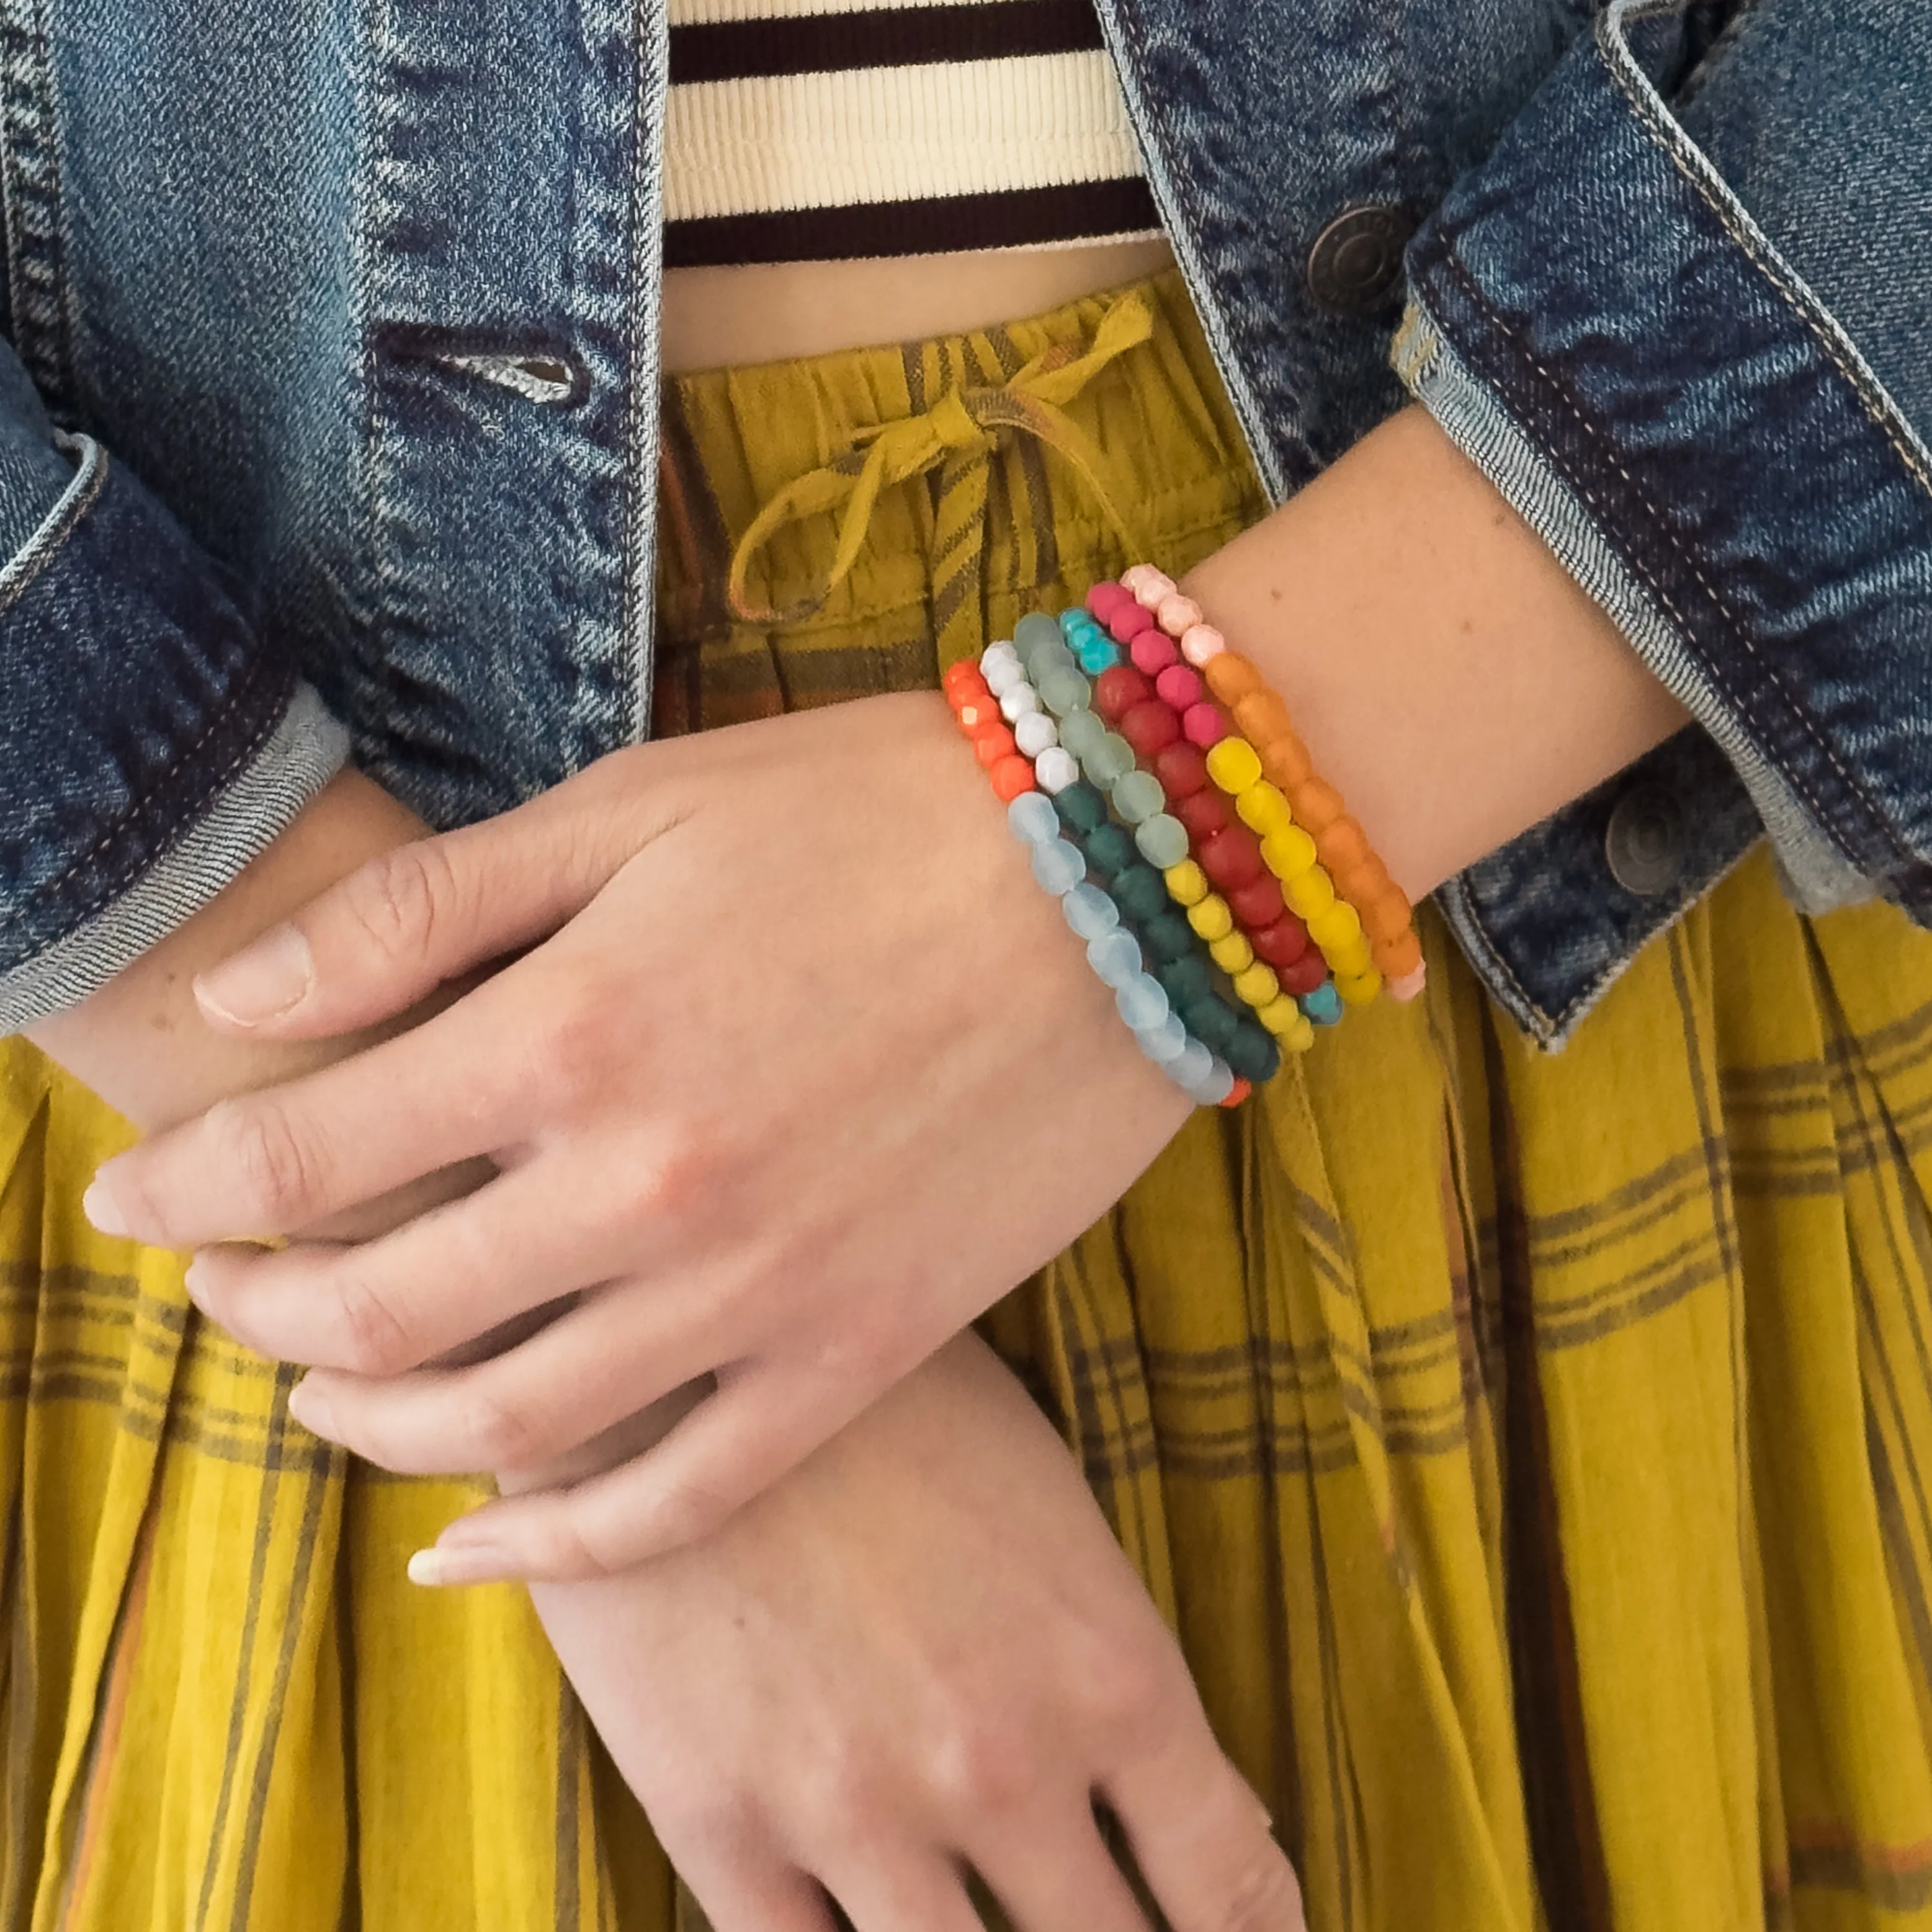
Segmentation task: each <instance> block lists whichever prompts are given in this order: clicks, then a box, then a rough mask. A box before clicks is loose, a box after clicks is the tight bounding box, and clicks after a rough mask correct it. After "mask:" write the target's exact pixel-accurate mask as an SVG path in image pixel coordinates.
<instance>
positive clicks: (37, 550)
mask: <svg viewBox="0 0 1932 1932" xmlns="http://www.w3.org/2000/svg"><path fill="white" fill-rule="evenodd" d="M75 441H76V442H77V443H78V444H80V446H83V448H85V449H86V452H87V453H86V456H85V457H84V458H83V460H82V463H81V466H80V469H78V470H77V472H75V474H74V479H73V481H71V482H70V483H69V484H68V486H67V487H66V488H65V490H63V491H62V493H61V496H60V499H59V500H58V502H56V503H55V505H54V506H53V508H52V509H51V510H49V511H48V512H47V514H46V517H45V518H44V519H43V521H42V522H41V524H40V527H39V529H37V530H35V531H34V533H33V535H31V536H30V537H29V538H28V539H27V541H26V542H25V543H24V544H22V545H21V546H20V549H19V550H18V551H17V552H16V553H15V554H14V555H13V557H12V558H11V559H10V561H9V562H8V563H7V566H6V568H5V569H4V570H0V612H4V611H5V610H9V609H10V608H11V607H13V605H14V604H17V603H18V602H19V601H20V599H21V598H23V597H24V596H25V595H26V593H27V592H28V589H29V588H30V587H31V586H32V585H33V584H34V583H35V582H36V581H37V580H38V578H39V577H40V573H41V572H42V571H43V570H45V569H46V567H47V565H49V564H50V563H51V562H52V561H53V560H54V559H55V557H57V556H59V555H60V553H61V551H62V548H63V547H65V544H66V542H67V540H68V538H69V537H71V535H73V534H74V526H76V525H77V523H79V522H80V520H81V518H82V517H84V516H85V515H86V514H87V513H88V511H89V510H91V509H92V508H93V507H94V505H95V501H96V499H98V497H99V496H100V494H101V490H102V489H103V488H104V487H105V485H106V484H107V452H106V451H105V450H104V449H102V448H101V446H100V444H99V443H96V442H95V441H94V440H93V439H92V437H77V438H76V439H75Z"/></svg>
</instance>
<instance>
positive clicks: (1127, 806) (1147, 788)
mask: <svg viewBox="0 0 1932 1932" xmlns="http://www.w3.org/2000/svg"><path fill="white" fill-rule="evenodd" d="M1166 808H1167V793H1166V792H1164V791H1163V790H1161V788H1160V779H1158V778H1156V777H1155V776H1154V774H1153V772H1139V771H1136V772H1128V773H1127V776H1126V777H1125V778H1122V779H1121V781H1119V783H1118V784H1116V785H1115V787H1114V809H1115V811H1118V813H1119V814H1121V817H1123V818H1124V819H1125V820H1127V823H1129V824H1130V825H1139V824H1142V823H1144V822H1145V820H1148V819H1150V818H1151V817H1153V816H1154V814H1155V813H1156V812H1157V811H1166Z"/></svg>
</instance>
